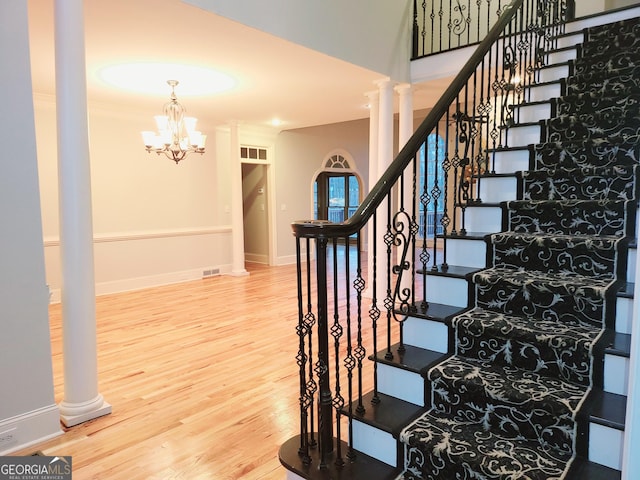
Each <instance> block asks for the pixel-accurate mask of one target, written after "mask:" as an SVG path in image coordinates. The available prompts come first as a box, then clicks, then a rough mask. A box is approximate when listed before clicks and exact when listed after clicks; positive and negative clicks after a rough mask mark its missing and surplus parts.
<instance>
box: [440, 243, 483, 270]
mask: <svg viewBox="0 0 640 480" xmlns="http://www.w3.org/2000/svg"><path fill="white" fill-rule="evenodd" d="M486 258H487V244H486V243H485V241H484V240H460V239H457V238H450V239H448V240H447V263H448V264H449V265H460V266H464V267H478V268H484V267H486V265H487V262H486Z"/></svg>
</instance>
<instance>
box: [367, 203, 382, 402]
mask: <svg viewBox="0 0 640 480" xmlns="http://www.w3.org/2000/svg"><path fill="white" fill-rule="evenodd" d="M372 224H373V235H372V238H377V232H378V212H376V213H374V214H373V216H372ZM377 258H378V242H375V241H374V242H373V275H372V276H371V278H372V289H371V292H372V294H371V296H372V298H371V308H369V318H370V319H371V330H372V331H373V340H372V344H373V345H372V348H373V398H372V399H371V403H373V404H374V405H375V404H378V403H380V397H379V396H378V357H377V355H376V352H377V351H378V320H379V319H380V309H379V308H378V288H377V286H378V262H377Z"/></svg>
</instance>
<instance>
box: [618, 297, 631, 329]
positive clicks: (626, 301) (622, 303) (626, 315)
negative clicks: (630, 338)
mask: <svg viewBox="0 0 640 480" xmlns="http://www.w3.org/2000/svg"><path fill="white" fill-rule="evenodd" d="M632 325H633V300H632V299H631V298H623V297H618V299H617V301H616V328H615V329H616V332H619V333H629V334H630V333H631V330H632V327H631V326H632Z"/></svg>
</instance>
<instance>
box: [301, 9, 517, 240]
mask: <svg viewBox="0 0 640 480" xmlns="http://www.w3.org/2000/svg"><path fill="white" fill-rule="evenodd" d="M523 2H524V0H513V1H512V2H511V3H510V4H509V5H507V6H506V7H505V9H504V11H503V13H502V15H500V18H499V19H498V21H497V22H496V23H495V24H494V26H493V27H492V28H491V30H490V31H489V33H488V34H487V36H486V37H485V38H484V40H482V42H480V44H479V45H478V48H476V49H475V51H474V52H473V54H472V55H471V57H470V58H469V60H468V61H467V62H466V63H465V64H464V66H463V67H462V68H461V69H460V72H458V74H457V75H456V77H455V78H454V80H453V81H452V82H451V84H450V85H449V87H448V88H447V89H446V90H445V92H444V93H443V94H442V96H441V97H440V99H439V100H438V101H437V102H436V104H435V105H434V106H433V108H432V109H431V111H430V112H429V113H428V114H427V116H426V117H425V119H424V120H423V121H422V123H421V124H420V126H419V127H418V128H417V129H416V131H415V132H414V133H413V135H412V136H411V137H410V138H409V140H407V143H406V144H405V145H404V147H402V149H401V150H400V152H399V153H398V154H397V155H396V157H395V159H394V160H393V161H392V162H391V164H390V166H389V168H387V170H386V171H385V172H384V173H383V174H382V176H381V177H380V179H379V180H378V181H377V182H376V184H375V185H374V186H373V187H372V188H371V190H370V192H369V194H368V195H367V196H366V197H365V199H364V200H363V201H362V203H361V204H360V206H359V207H358V209H357V210H356V211H355V212H354V213H353V215H352V216H351V217H349V218H348V219H347V220H345V221H343V222H341V223H334V222H330V221H327V220H298V221H294V222H293V223H292V225H291V228H292V230H293V233H294V235H295V236H296V237H299V238H325V239H329V238H344V237H347V236H350V235H353V234H354V233H356V232H358V231H360V230H361V229H362V228H364V226H365V225H366V223H367V222H368V221H369V219H370V218H371V216H372V215H373V213H374V212H375V210H376V208H377V207H378V206H380V204H381V203H382V201H383V200H384V198H385V197H386V196H387V195H388V194H389V193H390V192H391V188H392V187H393V185H394V184H395V183H396V181H397V180H398V179H399V178H400V176H401V175H402V172H403V171H404V169H405V168H407V166H408V165H409V163H410V162H411V160H412V159H413V158H414V155H415V154H416V152H417V151H418V150H419V148H420V146H421V145H422V144H423V143H424V139H425V136H426V135H427V134H428V133H429V132H430V131H432V130H433V129H434V128H435V126H436V125H437V123H438V122H439V120H440V119H441V118H442V116H443V115H444V114H445V113H446V112H447V110H448V108H449V106H450V105H451V103H452V102H453V101H454V100H455V98H456V96H457V95H458V93H459V92H460V90H461V89H462V88H463V87H464V85H465V84H466V83H467V81H468V80H469V79H470V78H471V76H472V75H473V73H474V72H475V71H476V68H477V67H478V65H480V63H481V62H482V60H483V58H484V57H485V55H486V54H487V53H488V52H489V50H490V49H491V47H492V46H493V45H494V43H495V42H496V41H497V40H498V39H499V38H500V36H501V34H502V32H503V30H504V29H505V27H507V25H509V23H510V22H511V20H512V19H513V18H514V16H515V14H516V12H517V11H518V9H519V8H520V7H521V6H522V4H523Z"/></svg>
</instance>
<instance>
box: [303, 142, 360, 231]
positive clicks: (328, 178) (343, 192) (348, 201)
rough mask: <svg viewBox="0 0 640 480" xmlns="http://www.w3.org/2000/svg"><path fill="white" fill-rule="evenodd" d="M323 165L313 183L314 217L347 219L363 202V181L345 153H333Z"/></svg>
mask: <svg viewBox="0 0 640 480" xmlns="http://www.w3.org/2000/svg"><path fill="white" fill-rule="evenodd" d="M322 165H323V170H322V171H321V172H320V173H318V175H317V176H316V180H315V182H314V184H313V204H314V218H315V219H317V220H329V221H331V222H336V223H339V222H343V221H345V220H346V219H347V218H349V217H350V216H351V215H353V213H354V212H355V211H356V210H357V208H358V206H359V205H360V182H359V181H358V177H357V176H356V175H355V173H354V171H353V169H352V167H351V164H350V162H349V160H348V159H347V158H346V157H345V156H344V155H341V154H334V155H331V156H329V157H328V158H327V159H326V160H325V161H324V162H323V164H322Z"/></svg>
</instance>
